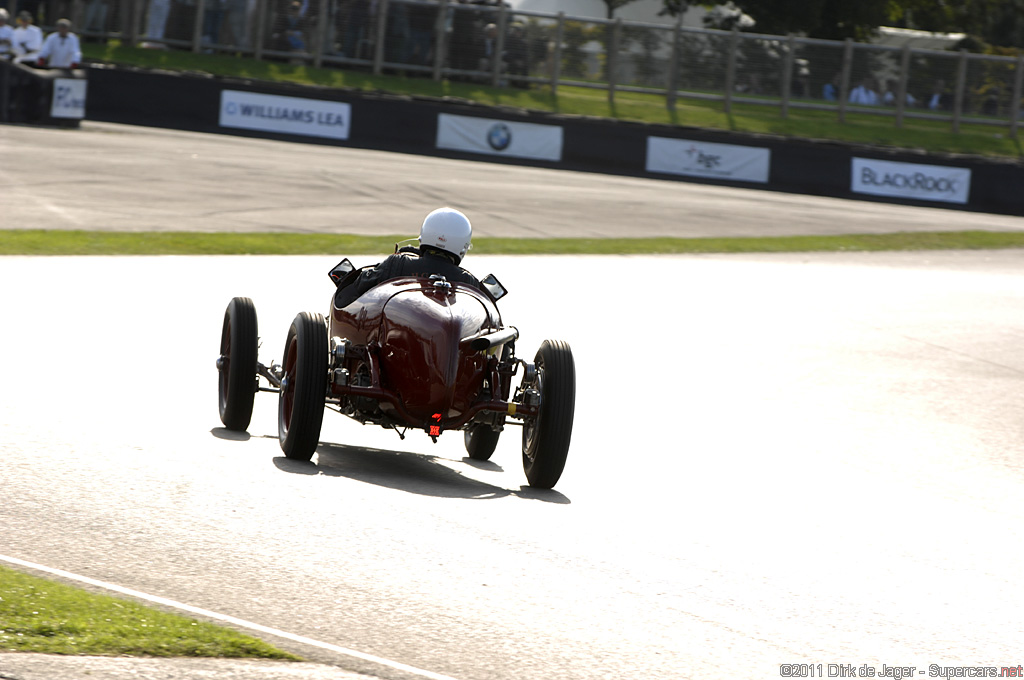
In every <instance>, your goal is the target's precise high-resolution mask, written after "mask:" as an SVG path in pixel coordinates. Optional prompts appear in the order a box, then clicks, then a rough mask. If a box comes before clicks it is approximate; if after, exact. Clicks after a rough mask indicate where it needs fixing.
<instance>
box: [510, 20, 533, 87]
mask: <svg viewBox="0 0 1024 680" xmlns="http://www.w3.org/2000/svg"><path fill="white" fill-rule="evenodd" d="M527 57H528V54H527V49H526V31H525V29H524V28H523V25H522V24H521V23H519V22H518V21H517V22H515V23H513V24H512V25H511V26H510V27H509V31H508V36H506V37H505V64H506V66H507V68H508V74H509V75H510V76H523V77H525V76H527V75H529V70H528V66H527ZM510 84H511V85H512V87H522V88H529V87H530V83H528V82H526V81H525V80H510Z"/></svg>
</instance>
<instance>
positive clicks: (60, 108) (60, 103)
mask: <svg viewBox="0 0 1024 680" xmlns="http://www.w3.org/2000/svg"><path fill="white" fill-rule="evenodd" d="M86 85H87V81H86V80H84V79H79V78H56V79H54V81H53V101H52V102H50V117H51V118H85V93H86V89H87V87H86Z"/></svg>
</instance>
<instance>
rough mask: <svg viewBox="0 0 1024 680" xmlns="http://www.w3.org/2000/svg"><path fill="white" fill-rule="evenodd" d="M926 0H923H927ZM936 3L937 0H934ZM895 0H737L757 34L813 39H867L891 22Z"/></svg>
mask: <svg viewBox="0 0 1024 680" xmlns="http://www.w3.org/2000/svg"><path fill="white" fill-rule="evenodd" d="M924 1H925V0H922V2H924ZM931 1H932V2H934V0H931ZM893 2H894V0H857V1H856V2H850V1H849V0H738V1H737V3H736V4H737V5H739V7H740V8H742V9H743V11H744V12H746V13H747V14H749V15H751V16H752V17H753V18H754V20H755V21H756V22H757V32H758V33H772V34H776V35H785V34H787V33H806V34H807V35H809V36H811V37H813V38H825V39H829V40H843V39H845V38H864V37H866V36H867V35H869V34H870V32H871V31H872V30H873V29H875V28H876V27H878V26H882V25H885V24H887V23H889V19H890V18H891V16H892V10H893Z"/></svg>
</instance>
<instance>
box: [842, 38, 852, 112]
mask: <svg viewBox="0 0 1024 680" xmlns="http://www.w3.org/2000/svg"><path fill="white" fill-rule="evenodd" d="M851 70H853V38H847V39H846V41H845V43H844V44H843V71H842V75H840V76H839V122H840V123H845V122H846V100H847V99H849V98H850V71H851Z"/></svg>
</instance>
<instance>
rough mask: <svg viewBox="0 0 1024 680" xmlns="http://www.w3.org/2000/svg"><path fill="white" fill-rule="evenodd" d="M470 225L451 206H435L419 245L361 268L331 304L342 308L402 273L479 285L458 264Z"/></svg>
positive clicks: (422, 229)
mask: <svg viewBox="0 0 1024 680" xmlns="http://www.w3.org/2000/svg"><path fill="white" fill-rule="evenodd" d="M472 237H473V226H472V225H471V224H470V223H469V218H468V217H466V216H465V215H463V214H462V213H461V212H459V211H458V210H455V209H454V208H438V209H437V210H434V211H433V212H431V213H430V214H429V215H427V216H426V218H425V219H424V220H423V226H421V227H420V239H419V240H420V246H419V248H414V247H412V246H406V247H404V248H401V249H399V251H398V252H397V253H395V254H394V255H389V256H388V257H387V258H386V259H385V260H384V261H383V262H381V263H380V264H378V265H377V266H376V267H373V268H372V269H364V270H363V271H361V272H360V273H359V276H358V277H357V278H356V279H355V280H354V281H353V282H352V283H350V284H349V285H347V286H345V287H344V288H341V289H340V290H339V291H338V293H337V296H336V297H335V304H336V305H337V306H338V307H344V306H345V305H348V304H350V303H352V302H354V301H355V300H356V299H357V298H358V297H359V296H360V295H362V294H363V293H365V292H366V291H368V290H370V289H371V288H373V287H374V286H377V285H379V284H381V283H384V282H385V281H389V280H391V279H396V278H399V277H403V276H430V275H431V274H440V275H441V276H443V277H444V278H445V279H447V280H448V281H454V282H458V283H465V284H468V285H470V286H473V287H474V288H477V289H479V288H480V281H478V280H477V278H476V277H475V276H473V275H472V274H470V273H469V272H468V271H466V270H465V269H463V268H462V267H460V266H459V264H460V263H461V262H462V258H464V257H465V256H466V251H468V250H469V249H470V247H471V243H470V241H471V240H472Z"/></svg>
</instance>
